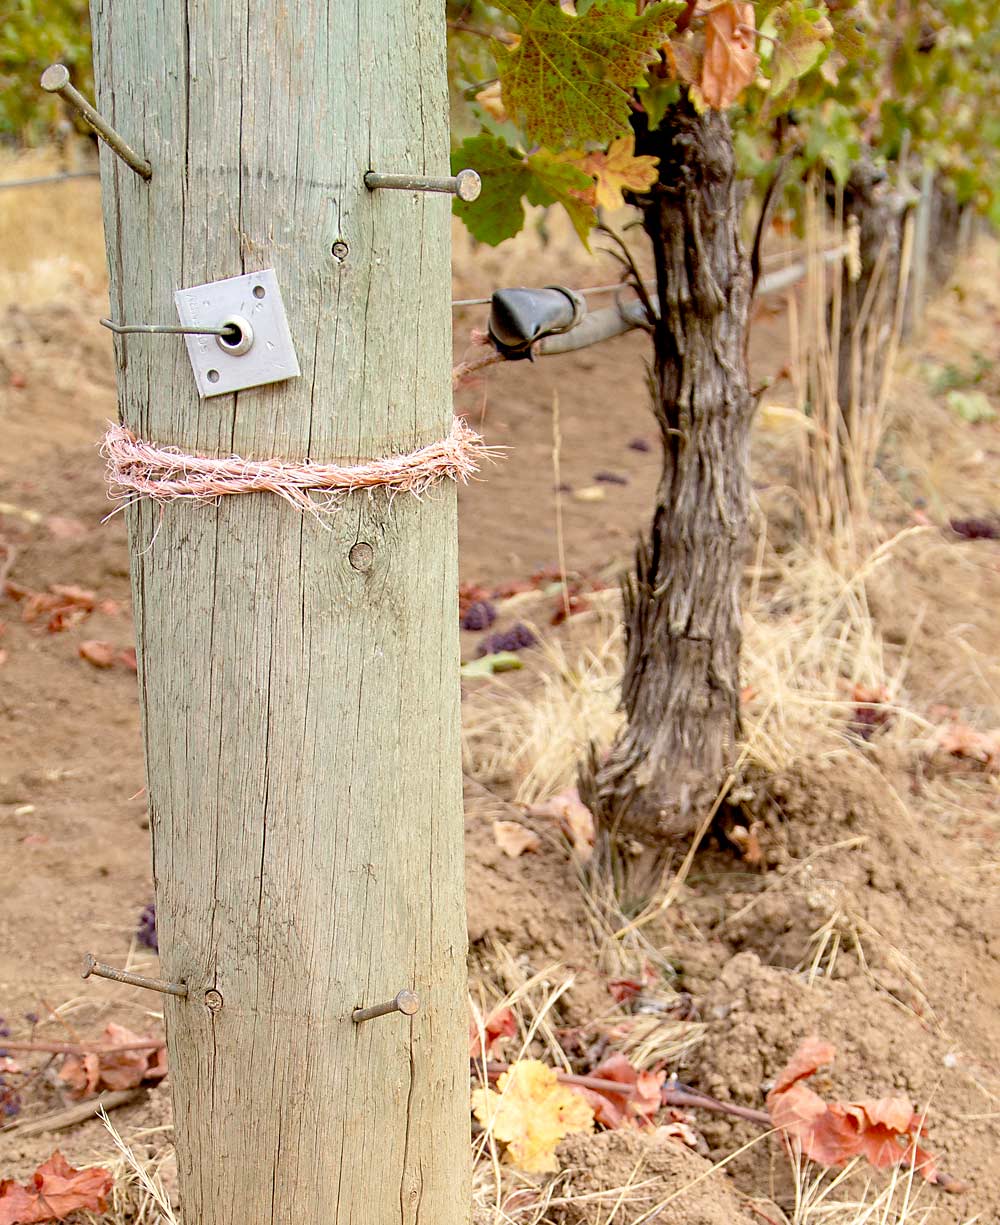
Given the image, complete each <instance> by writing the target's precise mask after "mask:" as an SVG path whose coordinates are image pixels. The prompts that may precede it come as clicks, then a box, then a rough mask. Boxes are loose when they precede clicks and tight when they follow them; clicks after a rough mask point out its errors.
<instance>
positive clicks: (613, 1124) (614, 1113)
mask: <svg viewBox="0 0 1000 1225" xmlns="http://www.w3.org/2000/svg"><path fill="white" fill-rule="evenodd" d="M590 1075H591V1076H593V1077H594V1078H595V1079H597V1080H609V1081H618V1082H619V1083H620V1084H621V1086H622V1092H621V1093H615V1092H614V1091H612V1090H608V1089H589V1088H584V1087H583V1086H582V1085H581V1086H578V1087H577V1091H578V1092H579V1093H582V1094H583V1095H584V1097H585V1098H586V1099H587V1101H588V1102H589V1103H590V1104H591V1106H592V1107H593V1108H594V1119H595V1121H596V1122H598V1123H602V1124H603V1125H604V1126H605V1127H609V1128H621V1127H637V1126H639V1125H640V1124H641V1123H648V1122H649V1120H650V1118H651V1117H652V1116H653V1115H654V1114H656V1112H657V1111H658V1110H659V1109H660V1107H661V1105H662V1096H661V1094H662V1090H663V1082H664V1081H665V1080H666V1079H667V1074H666V1072H640V1071H639V1070H638V1068H634V1067H633V1066H632V1064H631V1063H629V1061H628V1060H627V1059H626V1058H625V1056H624V1055H621V1054H615V1055H611V1056H609V1057H608V1058H607V1059H605V1060H604V1062H603V1063H601V1064H598V1066H597V1067H596V1068H594V1070H593V1071H592V1072H591V1073H590Z"/></svg>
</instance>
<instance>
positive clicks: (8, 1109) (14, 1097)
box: [0, 1017, 21, 1119]
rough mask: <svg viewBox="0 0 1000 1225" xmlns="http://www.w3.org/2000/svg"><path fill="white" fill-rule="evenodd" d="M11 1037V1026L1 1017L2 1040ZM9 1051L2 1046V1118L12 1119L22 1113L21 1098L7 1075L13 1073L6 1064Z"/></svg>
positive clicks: (0, 1057)
mask: <svg viewBox="0 0 1000 1225" xmlns="http://www.w3.org/2000/svg"><path fill="white" fill-rule="evenodd" d="M9 1037H10V1026H9V1025H8V1024H7V1022H6V1021H5V1020H4V1018H3V1017H0V1040H2V1039H4V1038H9ZM6 1057H7V1052H6V1051H5V1050H4V1049H3V1048H2V1047H0V1118H8V1119H12V1118H14V1117H15V1116H16V1115H18V1114H20V1113H21V1098H20V1096H19V1095H18V1092H17V1090H16V1089H15V1087H14V1086H13V1085H12V1084H11V1083H10V1082H9V1081H8V1079H7V1077H8V1076H10V1075H11V1074H12V1071H11V1068H9V1067H7V1066H6Z"/></svg>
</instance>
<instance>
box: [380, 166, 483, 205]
mask: <svg viewBox="0 0 1000 1225" xmlns="http://www.w3.org/2000/svg"><path fill="white" fill-rule="evenodd" d="M365 186H366V187H367V188H368V190H369V191H378V190H380V189H381V188H387V189H388V190H390V191H440V192H444V193H445V194H446V195H452V196H458V198H459V199H460V200H464V201H465V202H466V203H467V204H468V203H471V202H472V201H473V200H476V199H478V197H479V193H480V191H482V188H483V182H482V179H480V177H479V175H478V174H476V172H475V171H474V170H460V171H459V172H458V174H456V175H452V176H451V177H450V178H447V179H435V178H428V177H427V175H423V174H376V173H375V171H374V170H369V171H368V173H367V174H366V175H365Z"/></svg>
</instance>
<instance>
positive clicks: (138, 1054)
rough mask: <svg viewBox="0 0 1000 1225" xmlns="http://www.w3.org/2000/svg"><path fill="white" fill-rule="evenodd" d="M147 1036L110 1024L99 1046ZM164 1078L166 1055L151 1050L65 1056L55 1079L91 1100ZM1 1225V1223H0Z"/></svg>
mask: <svg viewBox="0 0 1000 1225" xmlns="http://www.w3.org/2000/svg"><path fill="white" fill-rule="evenodd" d="M148 1037H149V1035H148V1034H134V1033H132V1031H131V1030H129V1029H126V1028H125V1027H124V1025H116V1024H115V1023H114V1022H113V1021H112V1022H111V1023H110V1024H109V1025H108V1027H107V1029H105V1031H104V1034H103V1037H102V1038H101V1043H102V1044H103V1045H106V1046H128V1045H131V1044H134V1043H137V1042H143V1041H145V1040H146V1039H147V1038H148ZM166 1074H167V1052H166V1049H165V1048H164V1047H162V1046H161V1047H158V1048H156V1049H154V1050H148V1051H136V1050H131V1051H130V1050H123V1051H113V1050H111V1051H102V1052H101V1053H100V1054H88V1055H67V1056H66V1058H65V1059H64V1060H63V1065H62V1067H61V1068H60V1070H59V1077H60V1079H61V1080H62V1081H64V1082H65V1083H66V1084H67V1085H68V1086H69V1089H70V1092H71V1093H72V1095H73V1096H74V1097H77V1098H83V1097H92V1096H93V1095H94V1094H96V1093H100V1092H101V1091H102V1090H104V1089H134V1088H135V1087H136V1085H141V1084H142V1083H143V1081H147V1080H162V1079H163V1077H164V1076H166ZM0 1225H2V1222H0Z"/></svg>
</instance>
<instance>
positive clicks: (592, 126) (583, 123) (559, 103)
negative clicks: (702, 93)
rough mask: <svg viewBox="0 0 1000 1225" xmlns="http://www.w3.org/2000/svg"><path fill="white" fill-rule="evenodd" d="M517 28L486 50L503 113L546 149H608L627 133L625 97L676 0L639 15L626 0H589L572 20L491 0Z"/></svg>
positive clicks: (526, 2) (548, 5) (535, 0)
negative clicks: (512, 36)
mask: <svg viewBox="0 0 1000 1225" xmlns="http://www.w3.org/2000/svg"><path fill="white" fill-rule="evenodd" d="M498 7H499V8H501V9H502V10H503V11H504V12H506V13H508V14H509V15H510V16H511V17H513V18H514V20H515V21H517V22H518V24H519V25H520V27H521V35H520V40H519V41H518V43H517V44H516V45H515V46H505V45H503V44H501V43H497V44H496V46H495V48H494V52H495V55H496V59H497V69H498V72H499V76H500V82H501V85H502V88H503V97H504V102H505V104H506V106H507V108H508V111H509V112H510V114H511V115H512V116H513V117H514V118H515V119H516V120H517V121H518V122H519V123H520V124H521V126H522V127H523V128H524V130H525V132H526V133H527V135H528V137H529V138H530V139H531V140H532V141H538V142H539V143H540V144H543V145H546V146H548V148H550V149H559V148H565V147H567V146H568V145H577V146H579V145H583V144H587V143H588V142H595V143H598V144H608V143H610V142H611V141H612V140H614V139H615V138H616V137H618V136H623V135H624V134H625V133H626V132H627V131H628V130H629V117H630V114H631V109H630V106H629V91H630V90H631V89H633V88H634V87H636V86H640V85H643V84H644V83H645V80H646V69H647V67H648V66H649V65H650V64H651V63H653V62H654V61H655V60H656V59H657V57H658V56H659V52H660V48H661V47H662V46H663V44H664V43H665V42H666V41H667V38H668V37H669V35H670V32H671V30H672V29H673V28H674V21H675V18H676V17H677V15H678V14H679V13H680V12H682V11H683V9H684V4H683V2H682V0H659V2H658V3H656V4H651V5H650V6H649V7H648V8H647V9H646V10H645V12H644V13H642V15H641V16H639V17H637V16H636V15H635V7H634V5H633V4H632V2H631V0H595V3H594V4H592V5H591V6H590V7H589V8H588V9H587V10H586V11H585V13H584V14H583V15H582V16H572V15H570V14H569V13H566V12H564V11H563V9H562V8H561V7H560V6H559V5H558V4H555V3H553V0H498Z"/></svg>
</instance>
